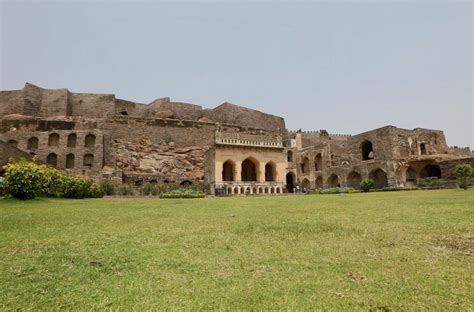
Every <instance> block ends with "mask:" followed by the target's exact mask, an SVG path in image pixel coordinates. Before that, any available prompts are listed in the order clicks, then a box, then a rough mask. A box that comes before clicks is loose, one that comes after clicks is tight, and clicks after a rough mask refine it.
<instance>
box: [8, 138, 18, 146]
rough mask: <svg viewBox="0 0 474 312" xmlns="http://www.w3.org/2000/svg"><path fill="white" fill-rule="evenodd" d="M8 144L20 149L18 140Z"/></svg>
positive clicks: (10, 141) (9, 141)
mask: <svg viewBox="0 0 474 312" xmlns="http://www.w3.org/2000/svg"><path fill="white" fill-rule="evenodd" d="M7 143H8V144H9V145H11V146H14V147H18V141H16V140H8V142H7Z"/></svg>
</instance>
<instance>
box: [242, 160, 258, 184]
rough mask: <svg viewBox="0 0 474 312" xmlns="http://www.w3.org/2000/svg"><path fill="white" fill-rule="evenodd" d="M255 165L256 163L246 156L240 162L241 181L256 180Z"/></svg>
mask: <svg viewBox="0 0 474 312" xmlns="http://www.w3.org/2000/svg"><path fill="white" fill-rule="evenodd" d="M256 168H257V166H256V164H255V163H254V162H253V161H252V160H251V159H250V158H247V159H246V160H244V161H243V162H242V172H241V180H242V181H257V169H256Z"/></svg>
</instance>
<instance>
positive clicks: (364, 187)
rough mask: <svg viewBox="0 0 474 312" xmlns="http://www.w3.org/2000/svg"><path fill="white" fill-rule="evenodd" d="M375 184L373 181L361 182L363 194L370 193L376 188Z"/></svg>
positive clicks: (364, 180) (365, 180)
mask: <svg viewBox="0 0 474 312" xmlns="http://www.w3.org/2000/svg"><path fill="white" fill-rule="evenodd" d="M374 184H375V182H374V180H372V179H367V178H366V179H363V180H362V181H360V189H361V190H362V192H368V191H370V189H371V188H373V187H374Z"/></svg>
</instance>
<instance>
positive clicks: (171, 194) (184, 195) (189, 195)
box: [160, 189, 206, 198]
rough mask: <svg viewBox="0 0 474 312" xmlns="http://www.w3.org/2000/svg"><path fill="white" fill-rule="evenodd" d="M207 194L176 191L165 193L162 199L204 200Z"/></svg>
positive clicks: (182, 190)
mask: <svg viewBox="0 0 474 312" xmlns="http://www.w3.org/2000/svg"><path fill="white" fill-rule="evenodd" d="M204 197H206V194H204V193H203V192H198V191H192V190H185V189H181V190H175V191H171V192H164V193H161V194H160V198H204Z"/></svg>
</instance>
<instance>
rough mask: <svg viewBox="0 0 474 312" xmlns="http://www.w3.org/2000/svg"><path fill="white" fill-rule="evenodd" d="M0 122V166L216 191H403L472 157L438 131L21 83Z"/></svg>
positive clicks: (1, 102)
mask: <svg viewBox="0 0 474 312" xmlns="http://www.w3.org/2000/svg"><path fill="white" fill-rule="evenodd" d="M0 119H1V120H0V140H1V141H0V147H1V149H0V151H1V153H2V155H0V156H1V157H0V161H1V165H4V164H5V163H6V162H7V161H8V159H9V158H20V157H26V158H31V157H33V156H36V157H37V158H38V159H39V161H41V162H45V163H48V164H50V165H51V166H55V167H58V168H61V169H64V170H65V171H67V172H71V173H75V174H83V175H87V176H89V177H91V178H92V179H95V180H103V179H114V180H117V181H122V182H124V183H130V184H135V185H137V186H138V185H142V184H143V183H147V182H149V183H182V184H189V183H203V182H206V183H209V185H210V186H211V192H212V193H215V194H218V195H236V194H239V195H240V194H282V193H284V192H293V191H294V190H295V189H296V188H297V187H299V188H300V189H301V190H303V191H309V190H312V189H315V188H323V187H335V186H352V187H358V185H359V183H360V181H361V179H363V178H367V177H370V178H373V179H374V180H375V181H376V185H377V187H386V186H397V187H407V186H413V185H415V184H416V183H417V181H418V179H422V178H427V177H434V178H448V179H449V178H453V177H452V174H451V172H452V169H453V168H454V166H455V164H457V163H463V162H469V163H473V162H474V161H473V157H472V153H471V151H470V150H469V149H468V148H460V147H448V146H447V144H446V141H445V137H444V134H443V132H442V131H439V130H431V129H422V128H416V129H413V130H408V129H400V128H396V127H394V126H386V127H382V128H379V129H375V130H371V131H367V132H364V133H360V134H357V135H341V134H330V133H328V132H327V131H325V130H321V131H311V132H303V131H299V132H292V131H288V130H286V127H285V122H284V119H283V118H281V117H277V116H273V115H269V114H266V113H263V112H259V111H256V110H252V109H249V108H244V107H240V106H237V105H234V104H231V103H223V104H221V105H219V106H217V107H215V108H213V109H208V108H202V107H201V106H199V105H195V104H188V103H180V102H172V101H171V100H170V99H169V98H160V99H157V100H155V101H152V102H151V103H150V104H141V103H136V102H131V101H127V100H122V99H117V98H116V97H115V95H113V94H87V93H73V92H70V91H69V90H68V89H54V90H51V89H44V88H40V87H37V86H35V85H32V84H29V83H27V84H26V85H25V86H24V88H23V89H21V90H13V91H0ZM0 173H1V171H0Z"/></svg>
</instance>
